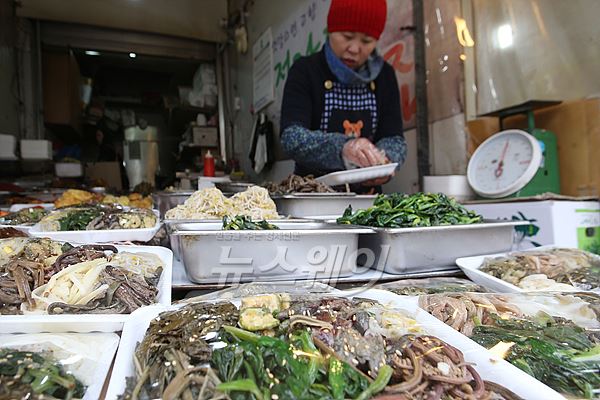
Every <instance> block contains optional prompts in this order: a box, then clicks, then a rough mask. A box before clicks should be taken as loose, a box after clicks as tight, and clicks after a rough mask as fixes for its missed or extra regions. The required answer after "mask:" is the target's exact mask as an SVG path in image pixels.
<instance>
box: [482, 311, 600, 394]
mask: <svg viewBox="0 0 600 400" xmlns="http://www.w3.org/2000/svg"><path fill="white" fill-rule="evenodd" d="M490 318H492V319H493V324H492V325H479V326H476V327H475V329H474V331H473V335H472V336H471V339H473V340H474V341H476V342H477V343H479V344H481V345H482V346H484V347H487V348H491V347H493V346H494V345H495V344H497V343H499V342H512V343H515V344H514V345H513V346H512V347H511V348H510V350H509V352H508V354H507V355H506V360H507V361H509V362H510V363H511V364H513V365H515V366H517V367H518V368H520V369H522V370H523V371H525V372H527V373H528V374H530V375H532V376H534V377H535V378H536V379H538V380H540V381H542V382H544V383H546V384H547V385H548V386H550V387H551V388H553V389H555V390H557V391H559V392H561V393H564V394H569V395H573V396H578V397H583V398H586V399H591V398H593V397H594V392H593V391H594V390H598V389H599V388H600V374H599V373H598V372H599V371H600V360H599V359H598V357H594V355H597V354H598V352H599V351H600V350H599V345H598V344H596V343H594V341H592V339H591V338H590V335H589V334H588V332H586V331H585V330H584V329H582V328H580V327H578V326H575V325H573V324H572V323H570V322H569V321H567V322H564V321H560V320H555V319H553V318H551V317H549V316H548V315H544V316H543V318H542V319H538V320H537V321H526V320H520V319H516V318H514V319H503V318H501V317H500V316H498V315H496V314H490Z"/></svg>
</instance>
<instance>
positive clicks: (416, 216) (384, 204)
mask: <svg viewBox="0 0 600 400" xmlns="http://www.w3.org/2000/svg"><path fill="white" fill-rule="evenodd" d="M481 221H482V217H481V216H480V215H477V214H476V213H474V212H473V211H469V210H467V209H466V208H464V207H463V206H461V205H460V204H458V203H457V202H456V200H454V199H453V198H450V197H448V196H446V195H445V194H442V193H440V194H431V193H416V194H413V195H407V194H400V193H393V194H390V195H379V196H377V198H376V199H375V201H374V202H373V206H372V207H370V208H367V209H364V210H357V211H356V212H352V207H351V206H349V207H348V208H346V210H345V211H344V214H343V215H342V216H341V217H340V218H338V219H337V222H338V224H353V225H367V226H375V227H380V228H406V227H423V226H438V225H464V224H474V223H478V222H481Z"/></svg>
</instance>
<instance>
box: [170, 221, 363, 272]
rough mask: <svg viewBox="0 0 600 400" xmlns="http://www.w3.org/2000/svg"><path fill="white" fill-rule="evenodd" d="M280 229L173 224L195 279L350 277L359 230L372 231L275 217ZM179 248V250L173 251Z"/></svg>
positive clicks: (173, 231) (215, 224)
mask: <svg viewBox="0 0 600 400" xmlns="http://www.w3.org/2000/svg"><path fill="white" fill-rule="evenodd" d="M273 223H274V224H275V225H277V226H278V227H279V228H280V229H279V230H264V231H250V230H248V231H223V230H221V227H222V224H221V222H214V223H210V222H205V223H181V224H176V225H172V227H171V228H172V233H171V235H172V236H173V237H176V238H179V241H178V244H177V245H178V247H179V248H178V251H179V254H180V257H181V260H182V261H183V264H184V266H185V269H186V274H187V276H188V278H189V279H190V281H192V282H203V281H206V280H208V279H210V280H216V281H218V282H220V281H223V282H226V281H228V280H232V279H234V280H238V281H239V280H246V281H247V280H253V279H261V280H294V279H325V278H331V277H332V276H338V277H343V276H349V275H352V273H353V272H354V271H355V269H356V258H357V255H358V237H359V234H363V233H364V234H369V233H372V232H373V231H372V230H371V229H366V228H358V227H344V226H338V225H332V224H326V223H324V222H317V221H302V222H298V221H295V222H294V221H292V222H290V221H273ZM175 252H177V250H176V251H175Z"/></svg>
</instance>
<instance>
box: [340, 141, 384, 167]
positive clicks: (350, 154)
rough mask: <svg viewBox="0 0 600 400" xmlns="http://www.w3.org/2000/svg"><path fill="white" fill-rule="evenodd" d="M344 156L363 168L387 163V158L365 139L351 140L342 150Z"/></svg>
mask: <svg viewBox="0 0 600 400" xmlns="http://www.w3.org/2000/svg"><path fill="white" fill-rule="evenodd" d="M342 156H343V157H344V158H345V159H346V160H348V161H350V162H351V163H353V164H356V165H358V166H359V167H361V168H364V167H372V166H375V165H381V164H384V163H385V156H383V155H382V154H381V152H380V151H379V149H378V148H377V147H375V145H374V144H373V143H371V141H370V140H369V139H365V138H358V139H352V140H349V141H348V142H347V143H346V144H345V145H344V148H343V149H342Z"/></svg>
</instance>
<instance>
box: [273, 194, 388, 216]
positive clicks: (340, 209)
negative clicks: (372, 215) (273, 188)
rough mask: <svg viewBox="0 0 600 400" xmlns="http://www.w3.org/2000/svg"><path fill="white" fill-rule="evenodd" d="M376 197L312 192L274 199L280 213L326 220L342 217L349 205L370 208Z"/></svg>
mask: <svg viewBox="0 0 600 400" xmlns="http://www.w3.org/2000/svg"><path fill="white" fill-rule="evenodd" d="M376 197H377V196H376V195H357V194H346V193H319V194H316V193H311V194H293V195H285V196H273V201H274V202H275V205H276V206H277V211H278V212H279V213H280V214H284V215H291V216H292V217H296V218H311V219H322V220H325V219H334V218H337V217H341V216H342V214H344V210H345V209H346V207H348V206H352V209H354V210H356V209H359V208H369V207H371V206H372V205H373V201H374V200H375V198H376Z"/></svg>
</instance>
